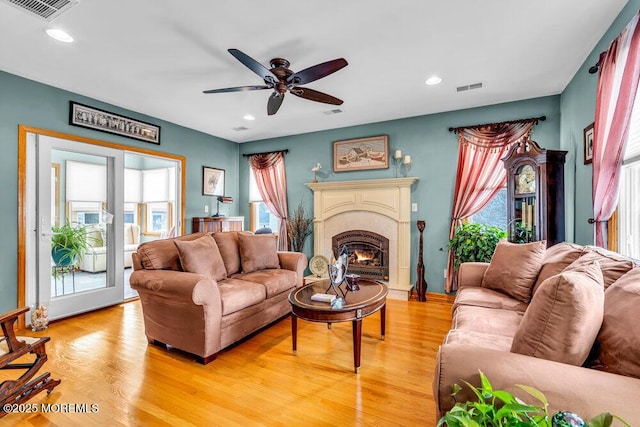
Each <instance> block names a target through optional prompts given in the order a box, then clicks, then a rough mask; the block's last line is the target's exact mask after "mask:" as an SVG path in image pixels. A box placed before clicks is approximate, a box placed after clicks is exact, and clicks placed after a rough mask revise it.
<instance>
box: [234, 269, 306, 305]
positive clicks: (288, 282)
mask: <svg viewBox="0 0 640 427" xmlns="http://www.w3.org/2000/svg"><path fill="white" fill-rule="evenodd" d="M233 278H234V279H241V280H246V281H248V282H255V283H260V284H262V285H263V286H264V287H265V288H266V290H267V298H271V297H272V296H274V295H278V294H279V293H282V292H286V291H288V290H290V289H292V288H295V287H296V281H297V280H296V272H295V271H291V270H283V269H280V268H277V269H274V268H270V269H266V270H258V271H254V272H251V273H246V274H244V273H242V274H236V275H234V276H233Z"/></svg>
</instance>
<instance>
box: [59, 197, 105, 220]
mask: <svg viewBox="0 0 640 427" xmlns="http://www.w3.org/2000/svg"><path fill="white" fill-rule="evenodd" d="M68 206H69V215H68V216H67V218H70V221H71V222H75V223H78V224H80V225H90V224H99V223H100V212H101V208H102V203H101V202H69V205H68Z"/></svg>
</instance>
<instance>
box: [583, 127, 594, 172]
mask: <svg viewBox="0 0 640 427" xmlns="http://www.w3.org/2000/svg"><path fill="white" fill-rule="evenodd" d="M594 124H595V123H591V124H590V125H589V126H587V127H586V128H584V164H585V165H588V164H589V163H591V162H592V161H593V125H594Z"/></svg>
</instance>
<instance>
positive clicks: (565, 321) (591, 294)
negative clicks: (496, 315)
mask: <svg viewBox="0 0 640 427" xmlns="http://www.w3.org/2000/svg"><path fill="white" fill-rule="evenodd" d="M603 311H604V290H603V278H602V272H601V271H600V267H599V266H598V263H597V262H592V263H591V264H588V265H585V266H583V267H582V268H580V269H576V270H573V271H563V272H562V273H560V274H558V275H555V276H551V277H550V278H548V279H547V280H545V281H544V282H543V283H542V284H541V285H540V287H539V289H538V291H537V292H536V294H535V295H534V296H533V299H532V300H531V304H529V308H527V311H526V312H525V314H524V317H523V319H522V322H521V323H520V326H519V327H518V330H517V331H516V334H515V336H514V337H513V345H512V346H511V351H512V352H513V353H520V354H525V355H527V356H533V357H538V358H541V359H548V360H554V361H556V362H561V363H568V364H571V365H578V366H579V365H582V363H584V361H585V360H586V359H587V356H588V355H589V351H590V350H591V347H592V346H593V342H594V341H595V338H596V336H597V334H598V330H599V329H600V326H601V325H602V316H603Z"/></svg>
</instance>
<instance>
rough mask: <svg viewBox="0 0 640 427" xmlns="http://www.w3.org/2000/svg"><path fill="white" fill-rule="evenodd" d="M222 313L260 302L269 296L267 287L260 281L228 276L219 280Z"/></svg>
mask: <svg viewBox="0 0 640 427" xmlns="http://www.w3.org/2000/svg"><path fill="white" fill-rule="evenodd" d="M218 289H219V291H220V299H221V300H222V315H223V316H226V315H227V314H231V313H235V312H236V311H239V310H242V309H243V308H247V307H250V306H252V305H255V304H259V303H261V302H262V301H264V300H265V298H266V297H267V294H266V290H265V287H264V286H262V285H261V284H260V283H254V282H247V281H245V280H239V279H232V278H227V279H225V280H222V281H220V282H218Z"/></svg>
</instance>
